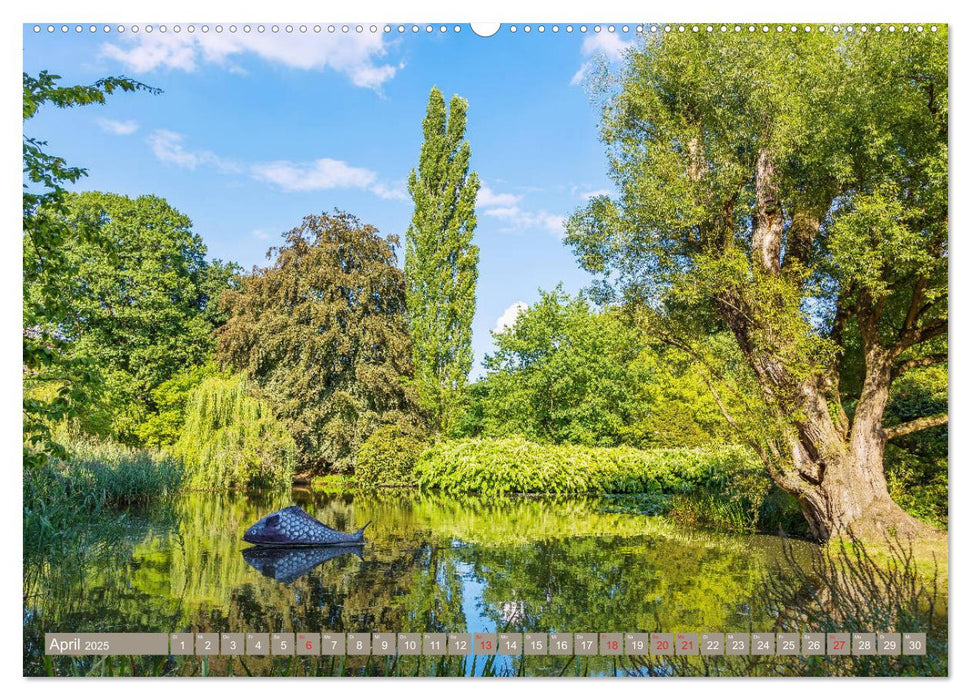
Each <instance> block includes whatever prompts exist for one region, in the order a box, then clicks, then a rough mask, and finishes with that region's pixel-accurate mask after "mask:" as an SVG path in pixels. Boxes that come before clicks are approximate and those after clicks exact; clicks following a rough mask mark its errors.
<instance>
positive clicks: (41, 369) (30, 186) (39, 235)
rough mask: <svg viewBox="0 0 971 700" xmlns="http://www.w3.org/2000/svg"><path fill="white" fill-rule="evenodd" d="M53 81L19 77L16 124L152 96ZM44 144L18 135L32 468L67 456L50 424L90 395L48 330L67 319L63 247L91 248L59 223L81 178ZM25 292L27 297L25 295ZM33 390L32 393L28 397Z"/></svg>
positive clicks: (86, 379)
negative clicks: (118, 96) (122, 95)
mask: <svg viewBox="0 0 971 700" xmlns="http://www.w3.org/2000/svg"><path fill="white" fill-rule="evenodd" d="M59 79H60V76H58V75H51V74H49V73H48V72H47V71H42V72H41V73H40V74H39V75H38V76H37V77H33V76H30V75H27V74H26V73H24V78H23V82H24V94H23V119H24V122H25V127H26V122H27V120H28V119H31V118H32V117H34V116H35V115H36V114H37V112H38V110H39V109H40V108H41V107H42V106H44V105H53V106H55V107H59V108H67V107H74V106H83V105H89V104H103V103H104V102H105V98H106V97H107V96H108V95H111V94H114V93H115V92H134V91H139V90H145V91H148V92H151V93H155V92H158V91H157V90H155V89H154V88H150V87H148V86H146V85H143V84H142V83H139V82H137V81H134V80H129V79H128V78H123V77H122V78H118V77H108V78H103V79H101V80H98V81H96V82H95V83H94V84H92V85H75V86H70V87H63V86H59V85H58V82H57V81H58V80H59ZM46 146H47V143H46V142H45V141H40V140H38V139H35V138H33V137H30V136H28V135H27V133H26V128H25V132H24V137H23V169H24V192H23V248H24V267H23V286H24V307H23V313H24V333H23V366H24V403H23V410H24V428H23V431H24V464H25V465H26V466H28V467H37V466H39V465H41V464H43V463H44V461H45V460H47V459H48V458H49V457H51V456H57V457H61V458H64V457H66V456H67V452H66V451H65V449H64V448H63V446H62V445H60V444H59V443H57V442H56V441H55V440H54V437H53V432H52V431H53V430H54V428H55V426H56V425H57V424H58V423H60V422H62V421H64V420H66V419H68V418H72V417H77V416H79V415H80V408H79V406H80V405H81V404H82V403H84V402H85V401H87V400H88V399H89V398H90V396H91V394H92V393H93V392H95V391H96V390H97V382H98V375H97V374H96V373H95V371H94V366H93V363H92V362H91V361H90V360H88V359H85V358H77V357H72V356H70V355H69V354H68V352H67V347H66V345H67V344H66V341H65V339H64V338H62V337H61V335H60V334H59V333H58V332H56V330H57V326H58V324H59V323H62V322H64V321H65V320H66V319H67V318H68V317H69V316H70V302H71V294H70V291H71V290H70V279H71V275H72V273H73V265H72V262H71V260H70V259H69V258H68V256H67V255H66V251H67V250H68V248H69V245H70V244H72V243H74V242H78V241H85V242H88V243H89V244H97V243H98V238H97V232H96V231H91V230H88V229H83V228H79V229H75V228H72V227H70V226H68V225H67V224H66V223H65V221H64V220H63V218H62V215H63V214H64V213H65V207H64V199H65V196H66V194H67V191H66V190H65V186H67V185H69V184H72V183H75V182H77V181H78V180H79V179H81V178H82V177H84V176H85V175H86V174H87V172H86V171H85V170H84V169H83V168H79V167H76V166H70V165H68V164H67V162H66V161H65V160H64V159H63V158H60V157H58V156H54V155H51V154H49V153H45V152H44V149H45V148H46ZM28 290H30V293H29V294H28ZM37 389H39V391H36V390H37Z"/></svg>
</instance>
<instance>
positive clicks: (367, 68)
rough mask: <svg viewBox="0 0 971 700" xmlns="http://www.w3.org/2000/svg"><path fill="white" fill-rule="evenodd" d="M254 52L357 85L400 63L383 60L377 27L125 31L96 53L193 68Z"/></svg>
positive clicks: (387, 74)
mask: <svg viewBox="0 0 971 700" xmlns="http://www.w3.org/2000/svg"><path fill="white" fill-rule="evenodd" d="M245 54H254V55H256V56H259V57H260V58H262V59H264V60H266V61H269V62H270V63H276V64H280V65H284V66H287V67H289V68H299V69H302V70H325V69H329V70H334V71H337V72H338V73H342V74H343V75H345V76H347V77H348V78H349V79H350V81H351V82H352V83H353V84H354V85H357V86H358V87H365V88H371V89H374V90H377V89H379V88H380V87H381V85H382V84H383V83H385V82H386V81H388V80H390V79H391V78H393V77H394V75H395V73H396V72H397V71H398V70H399V69H401V68H403V67H404V66H403V64H398V65H393V64H390V63H387V62H382V60H381V59H382V58H383V57H384V56H385V55H386V54H387V47H386V45H385V40H384V36H383V35H382V34H380V33H374V34H372V33H371V32H361V33H360V34H358V33H354V34H340V35H337V34H334V35H331V34H329V33H320V34H318V33H315V32H308V33H306V34H302V33H301V34H284V33H270V32H265V33H258V32H250V33H244V32H236V33H229V32H222V33H218V34H217V33H216V32H211V31H210V32H207V33H205V34H203V33H202V32H200V31H197V32H195V33H193V34H189V33H187V32H183V33H180V34H174V33H171V32H170V33H166V34H161V33H152V34H144V33H143V34H126V35H125V37H124V38H123V39H122V40H121V41H120V43H106V44H103V45H102V46H101V55H103V56H105V57H107V58H111V59H113V60H116V61H119V62H121V63H123V64H124V65H125V66H126V67H127V68H128V69H129V70H131V71H132V72H134V73H148V72H151V71H154V70H158V69H162V68H164V69H168V70H182V71H188V72H191V71H195V70H197V69H198V68H199V66H200V65H201V64H206V63H209V64H215V65H218V66H223V67H225V68H227V69H228V70H230V71H233V72H237V73H238V72H244V71H242V69H241V68H240V67H239V66H238V65H236V64H234V63H233V62H232V59H233V58H236V57H241V56H243V55H245Z"/></svg>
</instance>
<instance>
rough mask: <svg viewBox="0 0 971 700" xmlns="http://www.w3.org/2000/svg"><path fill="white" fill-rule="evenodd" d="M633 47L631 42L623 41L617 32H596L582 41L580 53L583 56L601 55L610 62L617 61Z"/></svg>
mask: <svg viewBox="0 0 971 700" xmlns="http://www.w3.org/2000/svg"><path fill="white" fill-rule="evenodd" d="M633 45H634V42H633V41H624V40H623V39H621V38H620V36H619V35H618V34H617V32H597V33H596V34H591V35H590V36H588V37H587V38H586V39H584V40H583V43H582V44H581V45H580V53H582V54H583V55H584V56H594V55H596V54H603V55H604V56H606V57H607V59H608V60H610V61H619V60H621V59H622V58H623V57H624V52H625V51H627V49H629V48H630V47H632V46H633Z"/></svg>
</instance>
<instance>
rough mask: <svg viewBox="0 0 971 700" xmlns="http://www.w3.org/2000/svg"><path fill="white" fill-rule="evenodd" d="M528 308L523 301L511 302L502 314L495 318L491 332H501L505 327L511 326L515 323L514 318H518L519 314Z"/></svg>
mask: <svg viewBox="0 0 971 700" xmlns="http://www.w3.org/2000/svg"><path fill="white" fill-rule="evenodd" d="M527 308H529V307H528V306H527V305H526V302H525V301H517V302H515V303H514V304H512V305H511V306H510V307H509V308H508V309H506V310H505V311H503V312H502V316H500V317H499V318H498V319H496V329H495V330H494V331H493V333H502V332H503V331H504V330H506V329H507V328H511V327H512V326H514V325H516V319H517V318H519V314H521V313H522V312H523V311H525V310H526V309H527Z"/></svg>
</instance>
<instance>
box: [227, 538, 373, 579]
mask: <svg viewBox="0 0 971 700" xmlns="http://www.w3.org/2000/svg"><path fill="white" fill-rule="evenodd" d="M347 554H356V555H357V556H358V557H359V558H360V559H363V558H364V547H362V546H361V545H351V546H341V545H337V546H329V547H250V548H249V549H244V550H243V559H245V560H246V563H247V564H249V565H250V566H252V567H253V568H254V569H256V570H257V571H259V572H260V573H261V574H263V575H264V576H266V577H268V578H272V579H274V580H275V581H277V582H279V583H285V584H290V583H293V582H294V581H296V580H297V579H298V578H300V577H301V576H304V575H306V574H308V573H309V572H311V571H312V570H314V569H315V568H317V567H318V566H320V565H321V564H323V563H325V562H328V561H330V560H331V559H336V558H337V557H342V556H345V555H347Z"/></svg>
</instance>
